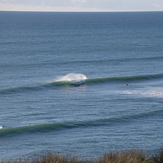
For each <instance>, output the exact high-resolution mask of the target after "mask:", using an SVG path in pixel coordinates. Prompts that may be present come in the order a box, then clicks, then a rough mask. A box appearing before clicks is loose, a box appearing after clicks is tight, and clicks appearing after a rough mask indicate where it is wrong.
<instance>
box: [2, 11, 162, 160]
mask: <svg viewBox="0 0 163 163" xmlns="http://www.w3.org/2000/svg"><path fill="white" fill-rule="evenodd" d="M162 146H163V12H106V13H77V12H76V13H75V12H74V13H71V12H68V13H64V12H61V13H60V12H51V13H50V12H0V160H5V159H14V158H20V157H21V158H27V157H31V156H34V155H41V154H42V153H44V152H48V151H51V152H54V153H58V154H62V155H73V156H77V157H79V158H82V159H92V158H97V157H99V156H102V155H104V154H106V153H109V152H110V151H114V150H118V151H121V150H129V149H141V150H145V151H147V152H149V153H150V152H151V153H152V152H156V151H157V150H158V149H160V148H161V147H162Z"/></svg>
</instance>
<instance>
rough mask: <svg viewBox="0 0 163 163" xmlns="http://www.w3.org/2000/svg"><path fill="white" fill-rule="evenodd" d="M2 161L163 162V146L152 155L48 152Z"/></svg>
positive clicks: (17, 162)
mask: <svg viewBox="0 0 163 163" xmlns="http://www.w3.org/2000/svg"><path fill="white" fill-rule="evenodd" d="M0 163H163V148H162V149H161V150H160V151H159V152H158V153H157V154H154V155H152V156H151V157H148V156H147V155H146V154H145V153H144V152H143V151H138V150H129V151H122V152H110V153H109V154H106V155H104V156H103V157H100V158H97V159H95V160H92V161H91V160H89V161H88V160H87V161H84V160H79V159H78V158H76V157H71V156H61V155H56V154H53V153H48V154H44V155H42V156H38V157H35V158H31V159H30V158H29V159H24V160H23V159H19V160H11V161H0Z"/></svg>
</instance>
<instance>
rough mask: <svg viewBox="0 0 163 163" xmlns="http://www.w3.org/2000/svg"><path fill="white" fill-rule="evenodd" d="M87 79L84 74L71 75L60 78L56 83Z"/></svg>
mask: <svg viewBox="0 0 163 163" xmlns="http://www.w3.org/2000/svg"><path fill="white" fill-rule="evenodd" d="M86 79H87V77H86V76H85V75H84V74H76V73H70V74H67V75H65V76H59V77H58V78H57V79H56V80H55V81H56V82H58V81H81V80H86Z"/></svg>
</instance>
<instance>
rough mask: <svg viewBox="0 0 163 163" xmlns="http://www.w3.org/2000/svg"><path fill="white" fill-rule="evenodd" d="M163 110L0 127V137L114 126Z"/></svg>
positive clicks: (159, 114) (151, 115)
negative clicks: (103, 117) (102, 117)
mask: <svg viewBox="0 0 163 163" xmlns="http://www.w3.org/2000/svg"><path fill="white" fill-rule="evenodd" d="M162 115H163V110H156V111H151V112H146V113H139V114H134V115H125V116H120V117H110V118H105V119H95V120H90V121H76V122H63V123H54V124H38V125H30V126H23V127H15V128H1V129H0V137H5V136H12V135H21V134H26V133H27V134H34V133H40V132H41V133H46V132H50V131H59V130H65V129H72V128H88V127H104V126H113V125H114V126H115V125H118V124H120V125H122V123H123V124H124V125H125V123H127V124H129V123H131V122H132V123H133V122H134V121H135V120H140V119H144V118H151V117H155V116H162Z"/></svg>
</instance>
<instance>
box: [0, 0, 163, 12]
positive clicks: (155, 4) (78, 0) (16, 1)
mask: <svg viewBox="0 0 163 163" xmlns="http://www.w3.org/2000/svg"><path fill="white" fill-rule="evenodd" d="M0 11H163V0H0Z"/></svg>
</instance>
